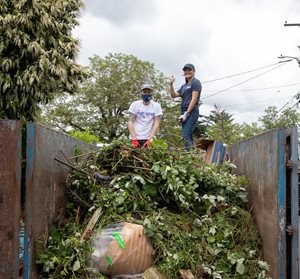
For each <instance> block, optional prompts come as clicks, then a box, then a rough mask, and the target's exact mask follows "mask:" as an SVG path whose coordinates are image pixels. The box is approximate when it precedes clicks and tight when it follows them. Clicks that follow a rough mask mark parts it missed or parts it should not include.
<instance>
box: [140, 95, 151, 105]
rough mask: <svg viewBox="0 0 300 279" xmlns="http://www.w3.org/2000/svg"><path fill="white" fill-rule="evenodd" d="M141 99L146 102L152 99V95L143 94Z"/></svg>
mask: <svg viewBox="0 0 300 279" xmlns="http://www.w3.org/2000/svg"><path fill="white" fill-rule="evenodd" d="M142 99H143V101H144V102H146V103H148V102H149V101H150V100H151V99H152V95H151V94H143V95H142Z"/></svg>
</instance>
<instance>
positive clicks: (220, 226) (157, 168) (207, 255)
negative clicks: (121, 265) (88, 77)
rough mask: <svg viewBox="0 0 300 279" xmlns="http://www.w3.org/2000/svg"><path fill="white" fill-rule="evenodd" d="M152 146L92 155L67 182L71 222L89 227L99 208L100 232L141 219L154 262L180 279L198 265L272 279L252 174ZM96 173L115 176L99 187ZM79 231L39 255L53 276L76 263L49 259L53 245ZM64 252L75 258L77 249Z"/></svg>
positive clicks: (215, 272)
mask: <svg viewBox="0 0 300 279" xmlns="http://www.w3.org/2000/svg"><path fill="white" fill-rule="evenodd" d="M153 146H154V147H153V148H151V149H133V148H132V147H131V146H129V145H128V144H126V143H123V142H113V143H112V144H111V145H110V146H106V147H105V148H103V149H101V150H100V151H99V152H97V153H90V154H89V155H88V156H87V159H86V160H83V162H82V163H81V164H80V165H78V166H77V169H80V171H78V170H76V169H74V171H73V172H72V174H71V175H70V178H69V180H68V204H67V218H68V224H70V226H75V224H76V223H77V224H82V226H78V225H77V226H76V227H77V229H76V232H82V229H81V228H82V227H84V224H87V222H88V221H89V219H90V218H91V215H92V214H93V212H94V211H95V210H96V209H97V208H99V207H101V208H102V211H103V214H102V215H101V218H100V219H99V222H98V224H97V225H96V226H97V227H96V228H95V229H94V231H97V230H100V229H102V228H104V227H105V226H106V225H108V224H113V223H116V222H126V221H127V222H133V223H138V224H142V225H143V226H144V228H145V233H146V235H147V236H148V237H149V238H151V240H152V244H153V247H154V250H155V255H154V260H155V265H156V266H157V267H158V269H159V270H160V271H161V272H163V273H164V274H165V275H167V276H168V278H178V274H177V273H178V269H180V268H183V269H191V271H192V272H193V274H194V275H195V277H196V278H208V279H210V278H211V279H213V278H228V279H229V278H249V279H252V278H267V276H266V275H265V270H266V268H267V267H263V265H262V264H261V263H262V261H261V253H260V251H261V243H260V238H259V235H258V231H257V228H256V226H255V223H254V221H253V219H252V217H251V214H250V213H249V212H248V210H247V194H246V191H245V185H246V183H247V180H246V179H245V178H243V177H238V176H235V175H232V174H231V173H230V172H229V170H230V168H231V166H229V165H228V166H227V165H224V166H222V167H219V166H215V165H207V164H206V163H204V162H203V161H202V159H201V158H200V157H199V156H198V154H197V153H191V154H187V153H181V152H180V151H178V150H173V151H171V150H168V149H167V148H166V146H163V144H162V142H159V141H158V142H156V143H154V144H153ZM95 172H97V173H101V174H102V175H110V176H112V177H113V179H112V181H111V182H110V183H109V185H105V184H103V185H99V184H97V183H96V180H95V178H94V174H95ZM72 224H73V225H72ZM75 236H76V233H75ZM51 237H52V239H54V237H53V236H51ZM72 237H74V232H72V231H65V230H63V231H61V233H60V238H58V240H57V241H56V243H55V244H54V243H51V245H49V246H50V247H49V246H48V247H47V249H45V250H43V252H42V255H43V257H39V262H40V263H41V264H42V265H43V267H44V270H45V269H47V270H48V273H47V275H48V276H49V278H52V277H53V276H54V274H59V273H60V272H62V271H63V272H68V274H71V270H73V269H74V263H76V262H77V260H75V258H74V260H75V261H74V260H73V261H72V262H70V264H67V265H66V264H64V265H63V264H61V265H58V264H56V263H55V262H54V263H53V260H52V262H51V264H49V263H48V262H47V261H48V260H49V259H52V258H53V247H60V248H62V249H64V248H63V247H62V246H61V244H60V243H62V239H63V240H64V241H66V240H67V239H72ZM52 239H51V241H52ZM83 251H86V250H83ZM79 252H80V253H81V250H79ZM56 253H57V255H56V257H59V254H60V253H59V252H58V250H57V251H56ZM61 253H63V255H64V258H68V257H71V256H72V255H73V254H74V251H68V252H66V251H63V252H61ZM82 253H83V252H82ZM78 257H81V256H79V255H78ZM72 259H73V258H72ZM50 261H51V260H50ZM79 262H80V267H82V268H83V263H82V262H81V261H79ZM63 266H64V268H63ZM77 266H79V265H77ZM77 266H76V267H77ZM46 267H48V268H46ZM49 267H50V268H49ZM85 268H86V266H85ZM84 270H85V269H81V271H82V272H80V269H78V270H77V271H76V276H77V277H74V278H81V276H83V274H84ZM56 278H60V277H56Z"/></svg>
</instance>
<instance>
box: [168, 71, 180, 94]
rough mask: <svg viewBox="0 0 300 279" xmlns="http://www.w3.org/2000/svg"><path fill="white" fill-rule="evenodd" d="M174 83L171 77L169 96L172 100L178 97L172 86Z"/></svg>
mask: <svg viewBox="0 0 300 279" xmlns="http://www.w3.org/2000/svg"><path fill="white" fill-rule="evenodd" d="M174 82H175V78H174V77H173V76H172V77H171V81H170V95H171V97H172V98H176V97H180V94H179V92H176V91H175V90H174V86H173V83H174Z"/></svg>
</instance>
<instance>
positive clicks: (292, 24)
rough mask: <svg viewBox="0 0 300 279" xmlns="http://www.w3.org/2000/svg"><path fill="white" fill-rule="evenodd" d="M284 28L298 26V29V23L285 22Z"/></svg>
mask: <svg viewBox="0 0 300 279" xmlns="http://www.w3.org/2000/svg"><path fill="white" fill-rule="evenodd" d="M284 26H298V27H300V23H287V22H285V23H284Z"/></svg>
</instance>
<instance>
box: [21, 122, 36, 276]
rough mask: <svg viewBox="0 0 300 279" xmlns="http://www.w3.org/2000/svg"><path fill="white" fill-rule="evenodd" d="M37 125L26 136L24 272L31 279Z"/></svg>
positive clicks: (29, 128) (30, 128)
mask: <svg viewBox="0 0 300 279" xmlns="http://www.w3.org/2000/svg"><path fill="white" fill-rule="evenodd" d="M34 147H35V125H34V124H29V125H27V138H26V191H25V197H26V200H25V237H24V272H23V278H26V279H30V273H31V254H32V253H31V249H32V244H31V231H32V222H30V221H31V219H32V207H31V205H32V197H33V189H32V188H33V185H32V179H33V168H34V155H35V154H34V152H35V148H34Z"/></svg>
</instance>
